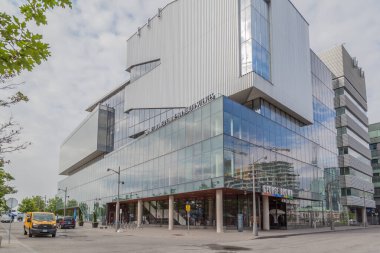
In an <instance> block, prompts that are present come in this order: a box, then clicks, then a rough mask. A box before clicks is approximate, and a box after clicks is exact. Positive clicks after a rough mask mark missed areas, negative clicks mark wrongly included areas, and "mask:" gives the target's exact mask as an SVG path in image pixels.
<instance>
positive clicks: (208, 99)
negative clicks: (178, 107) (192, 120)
mask: <svg viewBox="0 0 380 253" xmlns="http://www.w3.org/2000/svg"><path fill="white" fill-rule="evenodd" d="M215 98H216V96H215V94H214V93H211V94H210V95H208V96H207V97H205V98H202V99H201V100H199V101H198V102H196V103H194V104H192V105H190V106H189V107H186V108H185V109H184V110H182V111H181V112H179V113H176V114H175V115H173V116H172V117H170V118H167V119H166V120H164V121H162V122H161V123H159V124H157V125H155V126H153V127H151V128H148V129H147V130H145V135H148V134H150V133H151V132H154V131H156V130H158V129H160V128H161V127H164V126H166V125H167V124H169V123H170V122H172V121H174V120H176V119H180V118H182V117H183V116H185V115H187V114H188V113H190V112H192V111H194V110H196V109H198V108H199V107H202V106H204V105H206V104H208V103H210V102H211V101H213V100H215Z"/></svg>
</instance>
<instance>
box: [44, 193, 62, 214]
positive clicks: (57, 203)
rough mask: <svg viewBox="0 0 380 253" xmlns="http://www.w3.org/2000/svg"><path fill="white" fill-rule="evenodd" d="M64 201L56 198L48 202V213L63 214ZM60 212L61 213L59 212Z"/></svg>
mask: <svg viewBox="0 0 380 253" xmlns="http://www.w3.org/2000/svg"><path fill="white" fill-rule="evenodd" d="M63 205H64V204H63V200H62V199H61V198H59V197H54V198H51V199H49V200H48V205H47V207H46V211H47V212H52V213H56V214H63V211H62V210H61V209H63ZM58 210H59V211H58Z"/></svg>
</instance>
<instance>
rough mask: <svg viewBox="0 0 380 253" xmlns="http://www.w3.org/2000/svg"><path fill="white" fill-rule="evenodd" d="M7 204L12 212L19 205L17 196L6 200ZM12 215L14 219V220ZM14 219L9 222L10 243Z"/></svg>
mask: <svg viewBox="0 0 380 253" xmlns="http://www.w3.org/2000/svg"><path fill="white" fill-rule="evenodd" d="M6 205H7V206H8V207H9V209H10V212H12V208H14V207H16V206H17V205H18V201H17V199H15V198H9V199H7V201H6ZM13 218H14V217H13V216H12V221H13ZM12 221H11V222H9V229H8V244H9V243H11V229H12Z"/></svg>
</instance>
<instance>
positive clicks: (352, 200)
mask: <svg viewBox="0 0 380 253" xmlns="http://www.w3.org/2000/svg"><path fill="white" fill-rule="evenodd" d="M341 202H342V205H345V206H364V198H361V197H356V196H346V197H341ZM365 206H366V207H371V208H375V207H376V204H375V201H374V200H370V199H366V200H365Z"/></svg>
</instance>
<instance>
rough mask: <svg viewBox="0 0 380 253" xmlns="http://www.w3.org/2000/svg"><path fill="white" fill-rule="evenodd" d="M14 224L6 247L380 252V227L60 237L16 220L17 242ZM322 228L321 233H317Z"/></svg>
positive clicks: (80, 232)
mask: <svg viewBox="0 0 380 253" xmlns="http://www.w3.org/2000/svg"><path fill="white" fill-rule="evenodd" d="M8 225H9V224H1V226H0V235H1V236H3V241H2V247H1V249H0V251H1V252H2V253H3V252H7V253H8V252H9V253H13V252H32V253H36V252H38V253H45V252H55V253H60V252H65V253H67V252H76V253H87V252H91V253H97V252H99V253H100V252H184V251H185V252H220V253H221V252H281V253H287V252H292V253H297V252H300V253H301V252H305V251H307V252H308V253H314V252H318V253H323V252H329V253H330V252H334V253H336V252H344V253H350V252H352V253H356V252H359V253H365V252H379V248H380V240H378V236H379V235H380V227H379V226H370V227H369V228H366V229H364V228H361V227H340V228H337V230H336V231H335V232H329V231H328V230H327V229H319V230H314V229H311V230H308V229H306V230H305V229H303V230H288V231H271V232H261V233H260V237H259V238H255V239H254V237H253V236H252V235H251V232H250V231H245V232H242V233H239V232H236V231H227V232H225V233H222V234H216V233H215V231H213V230H201V229H197V230H191V231H190V232H187V231H186V230H183V229H177V230H173V231H168V230H167V229H165V228H164V227H161V228H160V227H145V228H143V229H134V230H124V231H122V232H119V233H116V232H115V231H114V230H111V229H99V228H98V229H92V228H90V226H89V224H86V226H85V227H80V228H78V227H77V228H76V229H72V230H59V231H58V233H57V237H56V238H51V237H50V236H48V237H33V238H29V237H28V236H24V235H23V231H22V223H15V224H13V225H12V226H13V229H12V234H11V244H8V239H7V235H6V234H7V232H6V229H7V228H8ZM315 232H317V233H315Z"/></svg>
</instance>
